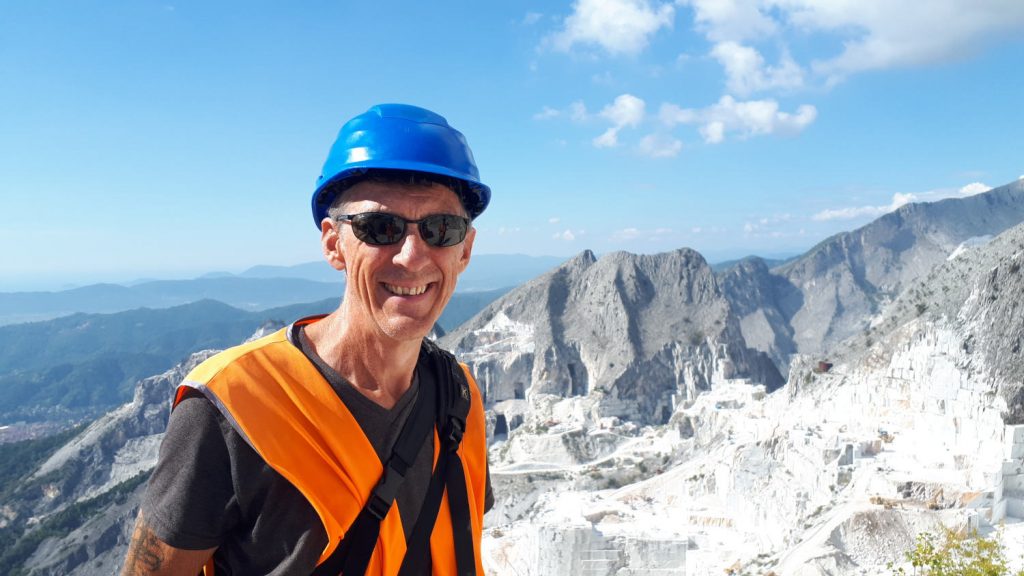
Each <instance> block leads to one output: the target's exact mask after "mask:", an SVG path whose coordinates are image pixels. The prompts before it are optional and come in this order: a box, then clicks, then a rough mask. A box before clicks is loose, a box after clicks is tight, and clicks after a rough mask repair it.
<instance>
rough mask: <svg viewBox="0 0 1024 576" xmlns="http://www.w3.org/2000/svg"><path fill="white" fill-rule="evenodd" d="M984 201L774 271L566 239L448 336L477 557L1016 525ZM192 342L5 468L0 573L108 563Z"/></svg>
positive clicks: (1004, 200) (852, 570) (1019, 471)
mask: <svg viewBox="0 0 1024 576" xmlns="http://www.w3.org/2000/svg"><path fill="white" fill-rule="evenodd" d="M1007 190H1008V191H1007ZM996 191H999V193H998V194H995V195H994V196H992V197H989V198H987V199H986V197H985V196H981V197H977V198H968V199H959V200H957V202H961V201H964V200H966V201H968V202H967V203H966V204H959V203H955V202H954V203H951V204H949V205H948V206H946V207H942V208H941V209H936V208H934V207H929V206H916V207H912V208H910V209H907V210H905V211H903V212H902V213H900V214H898V215H897V216H898V218H897V217H895V216H892V215H890V217H883V219H885V218H889V220H886V222H882V223H878V222H877V221H876V223H873V224H869V225H868V226H866V227H864V228H861V229H860V230H858V231H855V233H849V234H847V235H840V236H837V237H834V238H832V239H830V240H829V241H826V242H824V243H822V244H821V245H819V246H818V247H816V248H815V249H814V250H812V251H811V252H809V253H808V254H806V255H804V256H802V257H800V258H799V259H797V260H794V261H792V262H789V263H786V264H784V265H782V266H776V267H770V266H769V265H767V264H766V263H765V262H764V261H761V260H759V259H756V258H750V259H745V260H743V261H741V262H737V263H736V264H735V265H734V266H732V267H731V268H729V269H727V270H723V271H721V272H719V273H717V274H716V273H715V272H714V271H713V270H712V269H711V268H710V267H709V266H708V265H707V263H706V262H705V261H704V259H703V258H702V257H701V256H700V255H699V254H697V253H696V252H693V251H691V250H686V249H682V250H677V251H674V252H670V253H665V254H657V255H646V256H642V255H633V254H627V253H614V254H608V255H605V256H603V257H602V258H600V259H598V258H596V257H595V256H594V254H593V253H591V252H583V253H581V254H579V255H577V256H576V257H575V258H573V259H571V260H570V261H568V262H565V263H564V264H562V265H561V266H558V267H557V268H555V269H554V270H551V271H549V272H548V273H546V274H544V275H542V276H540V277H538V278H536V279H534V280H533V281H531V282H529V283H526V284H525V285H523V286H520V287H518V288H516V289H513V290H511V291H509V292H508V293H506V294H504V295H503V296H501V297H500V298H498V299H497V300H495V301H493V302H491V303H490V304H489V305H488V306H487V307H486V308H484V309H483V310H482V311H481V312H480V313H479V314H478V315H476V316H475V317H474V318H472V319H470V320H469V321H467V322H466V323H464V324H462V325H461V326H459V327H457V328H456V329H454V330H452V331H450V333H449V334H448V335H446V336H444V337H443V339H442V344H444V345H446V346H447V347H449V348H450V349H453V350H454V351H456V353H457V355H458V356H459V357H460V359H462V360H464V361H467V362H468V363H469V364H470V365H471V367H472V369H473V370H474V372H475V374H476V376H477V379H478V382H479V384H480V386H481V389H482V390H483V393H484V395H485V400H486V406H487V408H488V415H487V422H488V427H489V438H490V441H491V443H492V444H491V448H490V474H491V480H492V484H493V486H494V492H495V495H496V506H495V508H494V509H493V510H492V511H491V512H489V513H488V515H487V516H486V518H485V532H484V538H483V543H482V549H483V550H484V566H485V569H486V570H487V571H488V573H491V574H498V575H502V574H518V575H520V576H525V575H541V574H567V573H581V572H586V573H589V574H595V575H608V576H610V575H612V574H626V573H644V571H645V570H647V571H662V572H670V573H671V572H673V571H674V572H677V573H678V572H685V573H693V574H706V573H715V574H721V573H726V572H729V573H749V574H772V573H774V574H786V575H789V574H794V575H798V576H826V575H829V576H839V575H851V576H852V575H853V574H858V575H862V574H871V575H882V574H891V573H892V570H893V569H892V568H889V567H888V564H889V563H890V562H892V563H894V564H895V565H896V566H897V567H898V566H900V565H901V562H902V561H903V553H904V552H905V551H906V550H908V549H910V548H911V547H912V546H913V545H914V542H915V538H916V537H917V536H918V535H919V534H921V533H922V532H925V531H928V532H932V533H937V532H940V531H941V530H943V529H944V528H949V529H952V530H954V531H960V532H965V533H966V532H969V531H971V530H980V531H981V532H982V533H983V534H997V535H1000V536H999V537H1001V538H1002V541H1003V542H1004V543H1008V544H1011V545H1013V543H1014V542H1018V543H1019V542H1022V541H1024V522H1021V521H1020V520H1022V519H1024V363H1022V362H1021V346H1022V343H1024V306H1021V305H1020V302H1019V300H1020V295H1021V294H1024V270H1021V268H1022V265H1024V224H1017V225H1014V226H1012V227H1011V226H1008V227H1003V229H1002V230H1000V231H998V232H992V233H990V234H985V233H980V232H984V230H986V229H991V230H995V229H996V228H999V227H1000V226H1002V224H1003V223H1005V222H1006V221H1008V220H1010V219H1012V218H1011V217H1012V216H1013V214H1014V211H1015V210H1018V209H1019V206H1017V204H1019V203H1020V198H1019V194H1020V188H1019V187H1018V188H1016V189H1013V188H1012V187H1003V188H1002V189H997V190H996ZM994 192H995V191H994ZM938 204H942V203H938ZM987 204H991V206H989V207H986V205H987ZM961 212H962V213H961ZM996 212H1000V213H1001V214H996ZM922 213H928V214H925V215H922ZM929 214H930V215H929ZM933 217H934V220H932V222H931V224H929V223H928V220H929V219H930V218H933ZM883 219H880V220H883ZM1018 222H1020V220H1019V219H1018ZM875 224H877V227H873V225H875ZM946 226H948V227H949V229H948V230H947V229H946V228H945V227H946ZM986 227H988V228H986ZM904 228H906V230H905V229H904ZM908 230H909V231H908ZM968 234H970V236H967V235H968ZM886 235H888V236H886ZM965 236H966V237H965ZM986 236H991V237H990V238H986ZM885 237H888V238H889V240H882V239H883V238H885ZM959 238H963V239H962V240H959V241H958V239H959ZM894 239H899V240H894ZM953 242H957V243H956V244H953ZM942 250H945V252H942ZM940 253H941V254H942V255H941V257H940V256H939V254H940ZM929 263H930V264H929ZM815 266H819V267H818V268H815ZM857 278H859V279H860V280H859V281H854V280H855V279H857ZM819 291H820V292H821V293H819ZM868 296H872V298H873V299H872V298H869V297H868ZM830 299H831V300H830ZM829 301H831V302H832V305H831V306H826V305H824V304H822V303H827V302H829ZM801 311H803V313H802V314H800V312H801ZM812 312H813V313H812ZM851 326H854V327H855V329H851ZM843 331H846V332H849V334H848V336H847V337H845V338H843V337H842V335H841V333H842V332H843ZM807 334H824V335H827V338H826V340H827V341H826V342H825V343H824V344H823V346H826V347H827V353H828V360H829V361H830V362H828V363H825V362H820V361H821V360H823V358H822V354H821V353H818V352H816V351H815V350H817V349H814V348H811V349H810V352H808V349H806V346H809V344H807V341H806V339H807V338H808V336H807ZM753 348H758V349H760V350H761V351H760V352H758V351H755V350H754V349H753ZM208 353H210V352H204V353H202V354H208ZM202 354H201V355H200V356H198V357H195V356H194V357H191V358H190V359H188V360H187V361H185V362H183V363H182V364H180V365H178V366H176V367H175V368H173V369H172V370H171V371H170V372H167V373H165V374H162V375H161V376H157V377H153V378H149V379H145V380H142V381H141V382H140V383H139V384H138V386H137V387H136V393H135V397H134V398H133V400H132V401H131V402H130V403H128V404H126V405H124V406H122V407H120V408H118V409H116V410H114V411H112V412H110V413H108V414H107V415H105V416H104V417H102V418H101V419H100V420H98V421H97V422H95V423H94V424H92V425H90V426H89V427H88V428H87V429H85V430H84V431H81V432H79V433H78V434H77V435H75V436H74V438H72V439H71V440H69V441H68V442H67V443H66V444H64V445H63V446H62V447H60V448H57V449H56V450H54V449H53V447H52V446H51V447H48V448H46V449H45V450H44V449H43V448H40V450H42V452H41V454H39V455H37V456H36V457H34V458H26V459H25V460H24V464H23V469H24V470H26V471H24V472H22V470H23V469H18V470H14V469H13V468H12V472H11V474H12V475H14V476H17V478H16V479H14V480H8V481H7V487H6V489H5V490H2V491H0V543H3V545H4V552H3V555H2V556H0V572H2V573H11V574H22V573H23V574H57V573H59V574H75V575H77V574H99V573H110V572H113V571H115V570H116V566H117V565H118V563H119V561H120V558H121V557H122V556H123V554H124V548H125V546H126V542H127V536H128V530H129V524H130V521H131V518H132V517H133V516H134V514H135V510H136V508H137V502H138V499H139V497H140V491H141V483H142V482H143V478H144V477H145V474H146V473H147V472H148V470H150V469H151V468H152V465H153V461H154V458H155V447H156V446H157V444H158V442H159V436H160V432H159V430H161V429H162V425H163V422H164V421H165V419H166V410H167V400H166V399H167V398H168V397H169V395H170V390H171V389H172V388H173V386H174V384H175V383H176V381H177V380H178V379H179V378H180V377H181V375H182V374H184V373H185V371H186V370H187V369H188V368H189V367H190V366H191V365H193V364H194V363H195V362H196V361H198V359H199V358H201V357H202ZM767 354H771V355H773V356H779V357H783V356H784V357H785V358H784V361H785V362H786V364H787V365H788V366H789V370H788V371H787V373H788V379H787V380H786V381H785V383H784V385H781V386H780V384H781V383H782V382H781V380H782V379H781V377H780V376H779V374H778V371H776V370H775V368H774V365H773V364H772V363H771V362H770V361H769V359H768V356H767ZM2 454H3V452H2V451H0V455H2ZM1004 520H1005V521H1007V522H1006V524H1005V527H1004V528H1003V529H1002V531H1001V532H995V530H996V527H997V526H999V525H1000V524H1001V523H1002V522H1003V521H1004ZM1013 557H1016V555H1015V554H1014V556H1013ZM902 566H903V567H904V568H906V569H907V570H908V571H909V570H911V569H912V567H910V566H909V565H907V564H903V565H902Z"/></svg>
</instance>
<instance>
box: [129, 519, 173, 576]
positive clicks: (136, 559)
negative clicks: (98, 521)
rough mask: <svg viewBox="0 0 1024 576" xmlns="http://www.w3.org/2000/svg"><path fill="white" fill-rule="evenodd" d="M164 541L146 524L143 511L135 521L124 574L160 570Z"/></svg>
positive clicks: (148, 572) (132, 575) (134, 575)
mask: <svg viewBox="0 0 1024 576" xmlns="http://www.w3.org/2000/svg"><path fill="white" fill-rule="evenodd" d="M163 563H164V555H163V543H162V542H161V541H160V539H159V538H157V537H156V534H153V531H152V530H150V529H149V527H148V526H146V523H145V522H144V521H143V519H142V512H139V518H138V520H136V522H135V531H134V532H133V533H132V540H131V544H129V545H128V556H127V557H126V558H125V561H124V571H123V572H122V573H121V574H122V576H136V575H142V574H152V573H155V572H158V571H159V570H160V568H162V567H163Z"/></svg>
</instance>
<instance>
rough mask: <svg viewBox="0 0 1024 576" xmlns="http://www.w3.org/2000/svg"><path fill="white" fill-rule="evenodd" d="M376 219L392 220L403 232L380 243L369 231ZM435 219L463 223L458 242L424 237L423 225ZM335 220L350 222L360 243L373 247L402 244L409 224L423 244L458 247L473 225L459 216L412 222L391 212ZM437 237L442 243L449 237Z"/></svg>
mask: <svg viewBox="0 0 1024 576" xmlns="http://www.w3.org/2000/svg"><path fill="white" fill-rule="evenodd" d="M374 218H390V219H391V220H392V221H393V222H394V223H395V224H396V225H398V226H400V227H401V230H400V231H398V234H397V236H395V239H394V241H391V242H380V241H378V240H377V239H376V238H375V237H374V234H373V232H372V231H371V230H370V229H369V228H370V227H371V226H372V224H371V223H370V222H369V220H371V219H374ZM434 218H453V219H455V220H456V221H457V222H461V223H462V224H463V228H462V233H461V235H460V236H459V238H458V240H457V241H455V242H452V243H450V244H443V243H435V242H434V241H433V240H431V239H430V238H433V237H434V236H433V235H432V236H430V237H428V236H424V235H423V228H421V224H423V223H427V222H428V221H429V220H431V219H434ZM334 220H335V221H337V222H348V223H349V224H350V225H351V226H352V233H353V234H355V236H356V238H358V239H359V241H361V242H365V243H366V244H369V245H371V246H394V245H395V244H398V243H400V242H401V241H402V239H403V238H405V235H406V233H408V231H409V224H415V225H416V230H417V234H419V236H420V239H421V240H423V242H424V243H425V244H426V245H427V246H432V247H434V248H448V247H450V246H457V245H459V244H461V243H462V242H463V241H464V240H465V239H466V235H467V234H468V233H469V228H470V226H472V225H473V221H472V220H470V219H469V218H466V217H465V216H459V215H457V214H428V215H426V216H424V217H423V218H420V219H419V220H410V219H408V218H404V217H402V216H399V215H398V214H392V213H391V212H359V213H357V214H339V215H338V216H335V217H334ZM364 221H366V222H364ZM456 229H457V228H456ZM436 237H437V238H440V239H441V240H440V242H443V241H444V239H445V238H447V237H448V235H447V234H438V235H437V236H436Z"/></svg>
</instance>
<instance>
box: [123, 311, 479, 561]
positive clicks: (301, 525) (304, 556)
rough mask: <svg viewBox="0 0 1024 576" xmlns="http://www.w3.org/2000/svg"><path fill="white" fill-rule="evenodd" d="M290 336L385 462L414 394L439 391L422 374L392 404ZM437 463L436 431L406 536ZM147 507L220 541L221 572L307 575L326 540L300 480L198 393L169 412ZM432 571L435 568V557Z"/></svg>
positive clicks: (416, 472) (411, 485)
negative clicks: (278, 467) (273, 463)
mask: <svg viewBox="0 0 1024 576" xmlns="http://www.w3.org/2000/svg"><path fill="white" fill-rule="evenodd" d="M289 340H291V341H292V343H293V344H296V345H297V346H298V347H299V348H300V349H301V350H302V351H303V352H304V353H305V354H306V356H307V357H308V358H309V359H310V361H312V362H313V364H314V365H316V367H317V368H318V369H319V370H320V372H321V374H322V375H323V376H324V378H325V379H326V380H327V381H328V382H329V383H330V385H331V387H332V388H333V389H334V390H335V392H337V394H338V396H339V397H340V398H341V400H342V402H344V403H345V406H346V408H348V410H349V411H350V412H351V413H352V415H353V417H354V418H355V420H356V421H357V422H358V423H359V425H360V427H361V428H362V430H363V433H364V434H365V435H366V437H367V438H368V439H369V441H370V443H371V444H372V445H373V447H374V450H375V451H376V452H377V456H378V458H380V460H381V461H382V462H384V461H386V460H387V458H388V457H389V456H390V454H391V450H392V446H393V445H394V442H395V439H396V438H397V437H398V434H399V432H400V431H401V429H402V426H403V425H404V424H405V421H406V420H407V418H408V416H409V413H410V412H411V409H412V406H413V405H415V401H416V396H417V395H418V394H420V393H428V394H430V395H431V397H434V388H433V386H434V385H435V384H434V382H432V381H430V380H429V379H428V378H420V377H418V376H417V377H414V378H413V384H412V386H411V387H410V388H409V390H408V391H407V392H406V393H405V394H404V395H403V396H402V398H400V399H399V401H398V403H396V404H395V406H394V407H392V408H391V409H390V410H389V409H385V408H383V407H381V406H379V405H377V404H376V403H374V402H373V401H371V400H369V399H368V398H366V397H365V396H363V395H362V394H361V393H360V392H359V391H358V390H356V389H355V388H353V387H352V385H351V384H349V383H348V382H347V381H345V379H344V378H342V377H341V375H339V374H338V373H337V372H335V371H334V370H333V369H331V368H330V366H327V365H326V363H325V362H324V361H323V360H322V359H321V358H320V357H319V356H318V355H317V354H316V353H315V351H314V350H313V348H312V346H310V344H309V341H308V340H307V339H306V338H305V334H304V333H303V332H302V330H301V328H298V329H294V330H292V331H291V332H290V333H289ZM419 372H420V371H419V370H417V374H419ZM424 372H425V373H429V372H430V371H429V370H427V371H424ZM432 465H433V434H430V435H428V436H427V439H426V441H425V442H424V447H423V449H422V450H421V451H420V454H419V456H418V457H417V459H416V461H415V462H414V463H413V465H412V466H411V467H410V469H409V472H408V473H407V475H406V479H405V482H404V483H403V484H402V486H401V488H400V490H399V493H398V496H397V499H396V502H397V506H398V511H399V514H400V516H401V519H402V526H403V528H404V530H405V533H406V537H407V538H408V537H409V534H410V532H411V531H412V527H413V526H414V525H415V522H416V516H417V515H418V514H419V509H420V507H421V505H422V502H423V499H424V497H425V495H426V491H427V486H428V485H429V482H430V475H431V468H432ZM489 480H490V479H489V478H488V485H487V489H488V490H487V491H488V495H487V496H488V497H487V500H488V508H489V507H490V506H489V503H490V500H491V498H490V481H489ZM142 506H143V513H144V515H145V517H146V522H147V524H149V526H150V527H151V528H152V529H153V531H154V533H155V534H156V535H157V536H158V537H159V538H160V539H161V540H163V541H164V542H166V543H167V544H169V545H171V546H174V547H176V548H182V549H190V550H200V549H204V548H212V547H217V552H216V553H215V554H214V561H215V563H216V570H217V574H218V576H222V575H241V574H245V575H250V574H267V575H275V576H277V575H282V576H283V575H285V574H288V575H304V576H305V575H308V574H309V573H311V572H312V571H313V568H314V567H315V566H316V562H317V559H318V558H319V557H320V553H321V552H322V551H323V549H324V547H325V546H326V545H327V534H326V532H325V530H324V528H323V524H322V523H321V522H320V518H319V517H318V516H317V514H316V512H315V511H314V510H313V507H312V506H311V505H310V504H309V503H308V502H307V501H306V499H305V498H304V497H303V496H302V494H301V493H300V492H299V491H298V489H296V488H295V487H294V486H293V485H292V484H291V483H290V482H288V481H287V480H286V479H285V478H284V477H283V476H281V475H280V474H279V473H278V472H277V471H275V470H274V469H273V468H271V467H270V466H269V465H268V464H267V463H266V462H264V461H263V459H262V458H261V457H260V456H259V455H258V454H257V453H256V452H255V451H254V450H253V449H252V447H251V446H249V444H248V443H246V441H245V440H244V439H243V438H242V437H241V436H240V435H239V434H238V432H237V431H235V430H234V428H232V427H231V425H230V424H229V423H228V422H227V421H226V419H225V418H224V416H223V415H222V414H221V413H220V412H219V411H218V410H217V409H216V408H215V407H214V406H213V405H212V404H211V403H210V402H209V401H208V400H207V399H206V398H205V397H204V396H202V395H201V394H200V393H198V392H194V393H191V394H190V395H189V396H187V397H186V398H185V399H183V400H182V401H181V402H180V403H179V404H178V405H177V407H175V409H174V411H173V412H172V413H171V418H170V421H169V423H168V426H167V434H166V435H165V437H164V441H163V444H162V445H161V447H160V458H159V461H158V462H157V466H156V469H155V470H154V471H153V474H152V476H151V477H150V479H149V486H148V488H147V491H146V496H145V499H144V501H143V504H142ZM424 570H425V572H424V573H426V574H429V570H430V569H429V565H427V566H425V567H424Z"/></svg>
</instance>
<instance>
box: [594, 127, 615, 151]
mask: <svg viewBox="0 0 1024 576" xmlns="http://www.w3.org/2000/svg"><path fill="white" fill-rule="evenodd" d="M591 142H592V143H593V144H594V147H595V148H614V147H616V146H618V145H619V130H618V129H617V128H609V129H607V130H605V131H604V132H603V133H602V134H601V135H600V136H598V137H597V138H594V139H593V140H591Z"/></svg>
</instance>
